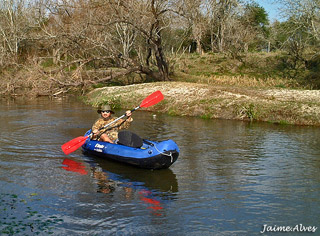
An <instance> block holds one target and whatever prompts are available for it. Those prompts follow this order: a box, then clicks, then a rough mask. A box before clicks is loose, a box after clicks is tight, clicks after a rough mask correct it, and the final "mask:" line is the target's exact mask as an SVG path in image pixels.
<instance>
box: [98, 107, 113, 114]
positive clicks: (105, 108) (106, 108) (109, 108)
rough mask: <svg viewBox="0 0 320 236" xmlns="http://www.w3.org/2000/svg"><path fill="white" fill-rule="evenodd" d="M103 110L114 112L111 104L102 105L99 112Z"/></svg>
mask: <svg viewBox="0 0 320 236" xmlns="http://www.w3.org/2000/svg"><path fill="white" fill-rule="evenodd" d="M102 111H110V112H111V113H112V114H114V112H113V111H112V110H111V107H110V105H100V107H99V108H98V110H97V112H98V113H99V114H100V113H101V112H102Z"/></svg>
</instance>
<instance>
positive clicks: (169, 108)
mask: <svg viewBox="0 0 320 236" xmlns="http://www.w3.org/2000/svg"><path fill="white" fill-rule="evenodd" d="M156 90H160V91H161V92H162V93H163V94H164V97H165V98H164V100H163V101H162V102H160V103H159V104H157V105H155V106H152V107H150V108H147V109H148V110H150V111H155V112H161V113H167V114H169V115H173V116H197V117H201V118H205V119H212V118H219V119H235V120H247V121H266V122H271V123H279V124H297V125H316V126H319V125H320V101H319V98H320V91H319V90H292V89H282V88H253V87H244V86H229V85H228V86H227V85H217V84H202V83H190V82H157V83H145V84H137V85H130V86H114V87H105V88H99V89H95V90H93V91H92V92H90V93H89V94H88V95H87V102H88V103H90V104H92V105H93V106H98V105H99V104H102V103H109V104H111V105H112V106H113V107H116V108H120V107H121V108H126V109H131V108H133V107H135V106H137V105H138V104H139V103H140V102H141V101H142V100H143V99H144V98H145V97H147V96H148V95H150V94H151V93H152V92H154V91H156Z"/></svg>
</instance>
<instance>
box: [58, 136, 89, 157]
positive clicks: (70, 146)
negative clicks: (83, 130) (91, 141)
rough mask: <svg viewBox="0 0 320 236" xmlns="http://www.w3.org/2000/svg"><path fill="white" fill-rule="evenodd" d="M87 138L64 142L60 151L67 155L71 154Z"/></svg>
mask: <svg viewBox="0 0 320 236" xmlns="http://www.w3.org/2000/svg"><path fill="white" fill-rule="evenodd" d="M88 137H89V136H85V137H84V136H80V137H77V138H74V139H72V140H70V141H69V142H66V143H65V144H63V145H62V146H61V149H62V151H63V152H64V154H66V155H68V154H70V153H71V152H74V151H75V150H77V149H78V148H79V147H81V146H82V145H83V144H84V143H85V142H86V140H87V138H88Z"/></svg>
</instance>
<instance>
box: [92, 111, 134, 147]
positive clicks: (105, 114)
mask: <svg viewBox="0 0 320 236" xmlns="http://www.w3.org/2000/svg"><path fill="white" fill-rule="evenodd" d="M97 112H98V114H100V115H101V117H100V118H99V119H98V120H96V122H95V123H94V124H93V126H92V133H93V136H92V139H93V140H99V141H103V142H109V143H114V142H115V141H116V140H117V139H118V130H121V129H127V128H129V126H130V124H131V122H132V121H133V119H132V117H131V111H130V110H128V111H126V119H120V120H118V121H117V122H116V123H114V124H112V125H110V126H108V127H106V128H105V129H102V130H99V129H100V128H102V127H104V126H105V125H107V124H109V123H110V122H112V121H114V120H115V119H117V117H112V114H114V112H113V111H112V110H111V107H110V105H102V106H101V107H100V108H99V109H98V110H97Z"/></svg>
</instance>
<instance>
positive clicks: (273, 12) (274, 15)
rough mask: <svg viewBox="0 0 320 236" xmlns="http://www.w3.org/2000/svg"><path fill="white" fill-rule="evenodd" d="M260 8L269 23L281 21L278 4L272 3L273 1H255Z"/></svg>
mask: <svg viewBox="0 0 320 236" xmlns="http://www.w3.org/2000/svg"><path fill="white" fill-rule="evenodd" d="M255 2H256V3H258V4H259V5H260V6H262V7H263V8H264V9H265V10H266V12H267V13H268V15H269V20H270V23H272V22H274V21H275V20H278V21H281V17H280V15H279V8H280V5H279V4H278V3H272V2H274V0H255Z"/></svg>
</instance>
